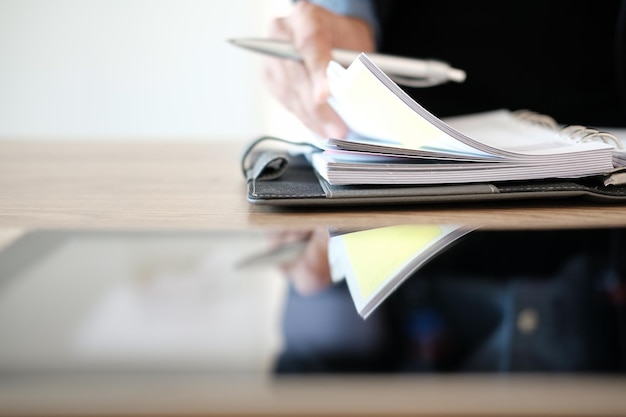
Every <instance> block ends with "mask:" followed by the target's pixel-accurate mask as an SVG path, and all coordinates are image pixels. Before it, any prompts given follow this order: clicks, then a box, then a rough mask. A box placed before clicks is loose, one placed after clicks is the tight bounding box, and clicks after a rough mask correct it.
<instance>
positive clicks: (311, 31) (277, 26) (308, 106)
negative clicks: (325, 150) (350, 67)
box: [264, 0, 374, 138]
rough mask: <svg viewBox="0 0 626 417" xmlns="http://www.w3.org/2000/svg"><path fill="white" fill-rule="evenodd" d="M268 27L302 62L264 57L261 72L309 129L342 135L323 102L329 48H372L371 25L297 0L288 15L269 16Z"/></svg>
mask: <svg viewBox="0 0 626 417" xmlns="http://www.w3.org/2000/svg"><path fill="white" fill-rule="evenodd" d="M270 32H271V33H270V35H271V36H272V37H273V38H278V39H285V40H289V41H291V42H292V43H293V45H294V46H295V48H296V49H297V50H298V51H299V52H300V54H301V55H302V58H303V63H300V62H295V61H290V60H286V59H277V58H268V59H266V65H265V71H264V76H265V80H266V83H267V85H268V87H269V90H270V92H271V93H272V94H273V95H274V96H276V98H278V100H279V101H280V102H281V103H282V104H283V105H284V106H285V107H286V108H287V109H288V110H289V111H291V112H292V113H294V114H295V115H296V116H297V117H298V118H300V120H301V121H302V122H303V123H304V124H305V125H306V126H307V127H308V128H310V129H312V130H313V131H314V132H316V133H318V134H320V135H322V136H326V137H338V138H341V137H344V136H345V135H346V133H347V128H346V126H345V124H344V123H343V122H342V121H341V119H340V118H339V116H338V115H337V114H336V113H335V112H334V111H333V110H332V109H331V107H330V106H329V105H328V104H327V102H326V100H327V98H328V82H327V79H326V67H327V66H328V62H329V61H330V59H331V49H332V48H344V49H353V50H356V51H363V52H369V51H372V50H374V37H373V32H372V29H371V28H370V27H369V25H368V24H367V23H365V22H364V21H363V20H360V19H356V18H353V17H347V16H341V15H337V14H334V13H332V12H329V11H328V10H326V9H324V8H322V7H320V6H317V5H314V4H311V3H309V2H307V1H303V0H300V1H298V2H296V4H295V6H294V9H293V12H292V13H291V14H290V15H289V16H287V17H282V18H277V19H275V20H274V21H273V22H272V26H271V30H270Z"/></svg>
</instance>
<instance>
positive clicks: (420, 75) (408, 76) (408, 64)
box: [230, 38, 465, 87]
mask: <svg viewBox="0 0 626 417" xmlns="http://www.w3.org/2000/svg"><path fill="white" fill-rule="evenodd" d="M230 43H232V44H233V45H236V46H239V47H241V48H245V49H249V50H252V51H255V52H260V53H262V54H266V55H273V56H276V57H280V58H286V59H293V60H301V59H302V58H301V57H300V54H299V53H298V51H297V50H296V49H295V48H294V47H293V45H292V44H291V43H289V42H286V41H281V40H275V39H261V38H243V39H231V40H230ZM359 54H360V52H357V51H350V50H347V49H333V50H332V59H333V61H336V62H338V63H340V64H341V65H343V66H349V65H350V64H351V63H352V62H353V61H354V60H355V59H356V58H357V57H358V56H359ZM367 56H368V58H370V59H371V60H372V62H374V64H376V65H377V66H378V67H379V68H380V69H381V70H382V71H383V72H384V73H385V74H387V75H388V76H389V78H391V79H393V80H394V81H396V82H397V83H398V84H402V85H405V86H410V87H428V86H433V85H437V84H442V83H445V82H448V81H455V82H458V83H461V82H463V81H465V71H463V70H460V69H457V68H453V67H451V66H450V65H448V64H447V63H445V62H442V61H437V60H433V59H414V58H405V57H399V56H393V55H384V54H378V53H367Z"/></svg>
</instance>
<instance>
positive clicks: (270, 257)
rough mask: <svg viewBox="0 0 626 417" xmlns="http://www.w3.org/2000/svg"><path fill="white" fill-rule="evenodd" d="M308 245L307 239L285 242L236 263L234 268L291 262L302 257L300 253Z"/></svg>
mask: <svg viewBox="0 0 626 417" xmlns="http://www.w3.org/2000/svg"><path fill="white" fill-rule="evenodd" d="M308 243H309V240H308V239H300V240H296V241H291V242H285V243H282V244H281V245H279V246H276V247H273V248H271V249H268V250H265V251H262V252H258V253H253V254H252V255H249V256H246V257H244V258H243V259H241V260H240V261H239V262H237V264H236V265H235V267H236V268H248V267H252V266H261V265H279V264H282V263H287V262H292V261H295V260H296V259H298V257H299V256H300V255H302V252H303V251H304V248H305V247H306V245H307V244H308Z"/></svg>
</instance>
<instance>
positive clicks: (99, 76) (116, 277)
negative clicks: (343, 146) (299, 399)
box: [0, 0, 302, 372]
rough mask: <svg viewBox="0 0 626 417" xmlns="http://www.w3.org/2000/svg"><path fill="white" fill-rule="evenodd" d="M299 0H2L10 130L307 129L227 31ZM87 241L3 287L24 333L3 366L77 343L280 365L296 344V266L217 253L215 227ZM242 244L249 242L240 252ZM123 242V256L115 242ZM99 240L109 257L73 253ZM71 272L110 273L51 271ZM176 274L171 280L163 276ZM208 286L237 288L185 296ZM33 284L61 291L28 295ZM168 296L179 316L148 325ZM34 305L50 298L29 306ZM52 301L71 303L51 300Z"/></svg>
mask: <svg viewBox="0 0 626 417" xmlns="http://www.w3.org/2000/svg"><path fill="white" fill-rule="evenodd" d="M290 6H291V1H290V0H272V1H258V0H230V1H218V0H0V141H2V140H5V141H6V140H17V141H21V140H35V141H54V140H72V141H101V140H102V141H181V142H182V141H206V142H207V143H210V142H211V141H216V140H228V141H231V140H232V141H240V142H241V143H246V142H248V141H250V140H252V139H253V138H256V137H257V136H259V135H262V134H275V135H283V136H284V135H289V134H290V133H289V132H292V131H294V129H295V130H297V129H302V127H301V125H300V124H299V122H297V121H296V119H295V118H293V117H292V116H291V115H290V114H288V113H286V112H285V111H284V110H283V109H282V108H280V107H279V105H278V104H277V103H276V102H275V101H274V100H273V98H271V97H270V96H269V94H268V93H267V91H266V90H265V87H264V85H263V82H262V79H261V63H262V57H261V56H260V55H256V54H253V53H250V52H247V51H244V50H242V49H238V48H236V47H234V46H232V45H230V44H229V43H228V42H227V41H228V39H231V38H236V37H253V36H265V35H266V33H267V28H268V25H269V21H270V19H271V18H272V17H274V16H278V15H283V14H286V13H287V12H288V9H289V7H290ZM233 163H234V164H236V163H237V161H233ZM26 238H27V239H31V237H30V236H26ZM20 242H21V243H24V242H23V241H20ZM20 242H18V243H20ZM72 242H73V243H71V244H67V242H66V243H63V244H62V245H58V246H51V247H50V248H51V249H50V250H51V252H50V253H52V251H53V252H54V254H55V255H54V256H53V257H48V255H46V256H42V257H41V258H35V257H32V259H31V260H30V261H29V265H30V266H28V265H27V266H28V268H27V269H24V270H23V271H22V272H23V274H25V275H24V276H22V275H20V277H21V278H20V279H15V280H12V281H11V285H8V284H7V286H5V287H3V289H4V291H3V293H2V294H1V295H0V304H1V306H0V312H2V313H3V314H2V317H3V318H4V319H3V320H0V333H3V334H4V336H5V337H4V340H8V338H11V340H13V342H14V343H13V344H12V345H11V346H9V345H8V344H4V347H3V348H0V367H2V369H4V370H6V369H8V368H7V367H9V368H10V364H17V363H21V364H23V365H25V364H32V365H33V366H36V365H37V364H39V365H42V366H44V365H45V364H48V365H50V364H56V365H55V366H61V364H64V363H65V364H66V365H67V364H68V363H69V362H71V361H74V360H76V358H77V357H81V358H83V359H81V361H82V362H85V363H87V364H92V365H94V366H96V365H97V366H100V365H102V364H104V363H108V362H109V361H112V362H116V363H125V362H124V361H125V360H128V361H135V360H137V359H138V358H143V359H146V352H151V354H152V355H153V356H154V357H153V358H151V360H154V361H156V362H158V363H160V364H161V365H163V364H167V363H170V365H171V366H191V367H194V368H197V367H198V364H199V363H200V364H204V367H205V368H206V369H216V367H217V368H219V369H221V368H227V369H230V370H248V371H263V372H266V371H268V370H269V368H270V367H271V366H272V359H273V356H274V354H275V353H276V352H277V350H278V349H279V347H280V344H281V340H280V334H279V314H280V308H281V305H282V303H281V301H282V294H283V291H284V286H285V284H286V282H285V280H284V277H283V276H282V275H281V274H278V273H277V272H276V271H271V270H263V271H258V273H254V274H251V273H250V272H249V271H244V272H236V271H233V270H228V271H217V270H215V269H214V267H213V266H211V265H212V264H210V266H208V267H207V266H206V265H207V264H206V262H205V261H206V259H212V258H210V257H209V255H208V254H211V253H213V251H212V250H211V247H210V245H209V248H208V249H207V248H206V246H207V242H209V243H210V242H211V239H210V238H209V239H208V240H207V239H201V241H200V242H196V241H192V242H191V243H189V242H188V241H184V242H186V243H185V245H187V246H180V245H181V242H180V241H177V240H173V241H172V240H167V239H166V240H162V241H157V242H156V243H155V242H152V243H151V245H153V246H154V245H156V246H154V248H155V249H154V250H155V251H156V252H154V253H152V252H150V253H148V254H146V253H145V252H146V251H148V250H149V248H150V247H152V246H146V244H145V242H143V243H141V244H138V243H136V242H135V243H133V241H128V240H123V239H122V240H121V241H119V242H112V241H110V240H107V242H108V243H106V245H108V246H107V249H106V250H104V249H102V248H100V247H99V246H98V245H100V244H101V243H97V244H92V243H90V244H89V245H91V246H89V245H88V244H87V243H85V241H84V239H83V240H80V241H79V242H78V243H76V242H74V241H72ZM98 242H100V241H99V240H98ZM159 242H160V243H159ZM114 243H115V244H114ZM257 244H258V242H257ZM68 245H69V246H68ZM94 245H95V246H94ZM194 245H195V246H194ZM261 246H262V245H261ZM181 247H183V248H187V249H189V247H191V248H192V249H193V250H190V251H189V252H185V253H179V254H178V255H176V252H174V251H173V249H172V248H174V249H176V248H178V249H177V250H180V248H181ZM147 248H148V249H147ZM260 248H261V247H260V246H257V247H256V248H252V247H251V248H249V249H250V250H251V251H252V249H256V250H259V249H260ZM230 249H232V248H230ZM24 250H25V251H26V252H25V253H30V252H28V251H29V250H32V249H30V248H26V249H24ZM224 250H226V249H224V248H220V251H224ZM66 251H67V253H66ZM76 251H78V252H80V253H81V254H80V255H77V253H78V252H76ZM85 251H87V252H89V254H90V255H89V254H87V253H83V252H85ZM111 251H112V252H111ZM159 251H161V252H159ZM163 251H165V253H166V254H167V256H166V255H163V253H162V252H163ZM194 251H195V252H194ZM241 251H242V249H241V244H240V243H237V250H235V251H231V252H230V253H231V255H235V254H239V255H241V253H242V252H241ZM118 252H119V259H117V258H116V259H112V258H110V257H109V256H108V255H106V256H103V255H102V254H105V253H107V254H110V253H114V254H115V253H118ZM137 253H139V254H140V255H141V256H140V258H137V257H136V256H135V255H136V254H137ZM220 253H221V252H220ZM193 254H195V255H193ZM5 255H6V254H5ZM149 255H150V256H149ZM7 256H8V255H7ZM7 256H5V257H4V258H3V259H5V261H6V260H7V259H8V258H7ZM89 256H93V257H96V258H94V259H96V260H94V261H93V262H86V263H76V262H75V261H74V260H76V259H85V257H89ZM137 256H139V255H137ZM185 256H187V257H191V258H189V259H187V258H185ZM193 256H195V258H193ZM177 257H178V258H177ZM9 258H10V257H9ZM179 258H180V259H179ZM24 259H27V258H24ZM137 259H139V260H140V261H141V262H144V263H146V265H148V266H147V267H146V268H147V269H149V270H150V271H152V272H150V274H151V275H150V276H152V278H151V279H150V280H149V282H152V283H157V284H155V286H149V287H146V286H145V285H144V286H139V287H138V286H137V285H136V284H133V283H136V281H137V280H138V278H137V277H138V276H143V275H145V274H144V273H143V272H141V271H144V269H146V268H143V267H142V268H143V269H142V268H139V267H137V266H136V265H135V263H136V262H139V261H138V260H137ZM181 259H182V260H181ZM50 262H52V264H50ZM98 262H101V263H102V265H107V267H106V268H104V267H103V268H104V269H103V268H100V267H98V266H96V265H100V264H98ZM133 262H135V263H133ZM151 262H152V263H151ZM163 262H165V264H163ZM168 262H169V263H168ZM162 264H163V265H162ZM181 264H182V265H183V266H182V267H181V266H180V265H181ZM62 265H64V266H63V267H62ZM172 265H174V266H172ZM24 266H25V265H24V264H23V265H22V267H24ZM44 266H45V268H44ZM112 267H114V268H117V269H115V270H114V271H112V270H111V268H112ZM139 270H141V271H139ZM2 271H4V272H6V271H5V270H0V272H2ZM20 271H21V270H20ZM137 271H139V272H137ZM22 272H20V274H22ZM142 274H143V275H142ZM0 275H2V273H0ZM4 275H5V276H3V277H0V278H5V279H6V278H11V277H15V276H17V275H14V274H8V273H4ZM259 275H260V276H259ZM72 276H74V277H75V281H76V282H100V283H101V284H102V285H101V286H100V287H99V288H100V290H98V291H96V290H95V289H94V288H95V287H90V286H86V287H85V291H87V293H83V292H80V291H78V290H76V291H66V290H65V289H66V288H68V286H66V285H65V284H63V285H61V284H59V285H53V284H46V283H53V282H57V281H59V280H61V281H63V280H67V279H70V278H69V277H72ZM25 277H26V278H25ZM28 277H30V278H28ZM98 277H100V278H98ZM155 277H156V278H155ZM171 277H175V278H176V279H170V278H171ZM181 277H182V278H181ZM61 281H59V282H61ZM142 282H145V280H143V281H142ZM172 282H175V283H176V288H175V289H174V290H172V288H169V286H171V285H174V284H172ZM29 283H30V284H29ZM105 283H106V285H105ZM163 283H165V284H163ZM24 285H25V287H23V286H24ZM50 285H52V286H53V287H54V288H50ZM161 285H165V287H167V290H166V291H162V290H159V289H155V288H156V287H159V288H161V287H160V286H161ZM22 287H23V288H22ZM209 287H210V288H209ZM70 288H74V284H72V285H71V286H70ZM138 288H139V289H140V290H138ZM146 288H151V289H150V290H149V291H148V292H146V290H145V289H146ZM198 288H204V289H206V288H209V290H207V291H205V292H203V293H202V292H201V293H202V294H214V296H215V297H217V295H215V294H217V293H219V296H220V297H219V299H220V300H227V301H226V302H215V300H213V302H206V301H207V300H205V299H199V301H198V302H197V303H196V304H195V307H194V308H195V309H194V308H192V307H193V305H191V304H190V303H188V302H180V300H181V299H183V300H187V298H186V296H187V295H189V294H191V295H192V296H195V295H198V291H199V290H198ZM215 288H217V289H219V291H217V290H215ZM153 290H154V291H153ZM160 291H161V292H163V293H164V294H166V295H167V297H165V298H166V299H165V300H163V297H162V295H160V294H161V292H160ZM215 291H217V293H216V292H215ZM33 294H39V295H40V301H41V300H45V301H46V302H45V303H43V304H42V303H40V302H37V303H36V304H33V303H31V302H26V301H25V300H27V299H31V298H30V297H33ZM86 294H87V295H89V297H87V295H86ZM87 300H89V301H87ZM155 300H156V301H155ZM153 302H156V304H158V306H159V307H158V308H159V309H160V310H159V311H160V312H161V313H163V311H165V312H166V313H167V314H166V316H167V317H168V320H169V321H168V322H166V323H165V324H163V322H159V323H158V324H159V325H158V326H157V325H153V324H151V323H152V322H150V323H149V325H146V322H145V320H150V319H151V317H152V316H151V315H150V314H148V313H147V312H148V311H150V312H152V310H150V308H152V307H150V306H151V305H152V304H151V303H153ZM50 303H52V304H50ZM146 303H148V304H149V305H150V306H149V308H148V307H146V305H147V304H146ZM35 305H37V306H38V307H37V308H36V309H35V310H37V311H34V310H33V308H34V307H33V308H30V307H29V306H31V307H32V306H35ZM46 306H47V307H46ZM70 306H74V307H70ZM3 309H4V310H3ZM162 310H163V311H162ZM46 311H47V312H52V311H55V312H60V313H58V314H57V315H48V316H46V315H45V314H44V315H43V316H41V315H40V313H41V312H46ZM161 313H159V314H161ZM170 313H171V314H170ZM39 317H47V318H46V320H48V321H50V323H48V322H44V321H41V320H39ZM190 317H193V320H192V319H191V318H190ZM79 318H80V320H79ZM33 320H34V321H33ZM79 321H80V323H79ZM18 322H19V323H22V324H19V325H18V324H16V323H18ZM52 322H54V323H52ZM120 324H123V325H120ZM22 329H31V331H29V332H26V331H22ZM37 329H48V330H47V331H46V332H44V333H41V332H39V331H38V330H37ZM51 329H56V330H51ZM137 329H143V330H142V332H143V333H142V332H137ZM42 334H45V335H49V336H50V338H49V340H47V342H46V343H39V342H37V341H38V340H39V341H42V339H40V337H42ZM129 335H134V336H133V337H129ZM9 336H10V337H9ZM0 339H2V338H0ZM164 340H176V341H178V343H174V344H168V343H164V342H163V341H164ZM146 343H147V344H149V345H150V346H148V347H146V346H144V345H145V344H146ZM24 346H30V347H31V348H29V349H27V350H24ZM54 346H56V347H54ZM157 347H158V348H157ZM78 353H80V355H78ZM77 355H78V356H77ZM85 355H86V356H85ZM120 355H121V357H120ZM37 358H39V359H37ZM181 358H183V359H184V358H187V360H188V363H186V364H185V363H182V364H181V363H180V362H179V361H178V360H179V359H181ZM148 359H150V358H148ZM38 361H39V362H38ZM168 361H169V362H168ZM172 361H173V362H172ZM82 362H81V363H82ZM150 363H152V362H150ZM11 366H12V365H11ZM68 366H69V365H68Z"/></svg>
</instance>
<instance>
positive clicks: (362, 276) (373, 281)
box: [342, 225, 443, 299]
mask: <svg viewBox="0 0 626 417" xmlns="http://www.w3.org/2000/svg"><path fill="white" fill-rule="evenodd" d="M442 233H443V232H442V229H441V228H440V227H439V226H437V225H401V226H390V227H383V228H378V229H372V230H364V231H360V232H354V233H348V234H346V235H343V236H342V237H343V241H344V247H345V249H346V252H347V255H348V258H349V259H350V264H351V267H352V270H353V271H354V276H355V277H356V280H357V282H358V286H359V289H360V291H361V295H362V297H363V298H364V299H368V298H370V296H371V295H372V294H373V293H374V291H375V290H376V289H377V288H379V287H380V285H381V284H383V283H384V282H385V281H386V280H387V279H388V278H389V277H390V276H391V275H392V274H394V273H395V272H396V271H398V270H399V269H400V268H401V267H403V266H404V265H405V264H406V263H407V262H408V261H410V260H411V259H413V257H414V256H415V255H416V254H417V253H420V252H422V251H423V250H424V249H426V248H427V247H428V246H429V244H430V243H431V242H433V241H434V240H436V239H437V238H438V237H439V236H441V234H442Z"/></svg>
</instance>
